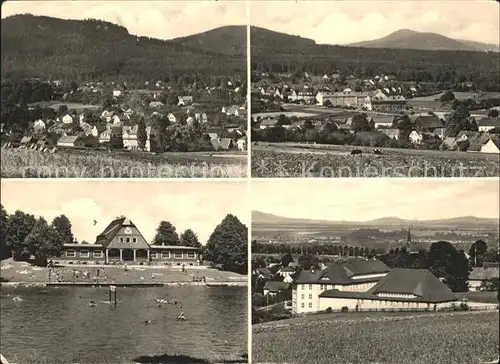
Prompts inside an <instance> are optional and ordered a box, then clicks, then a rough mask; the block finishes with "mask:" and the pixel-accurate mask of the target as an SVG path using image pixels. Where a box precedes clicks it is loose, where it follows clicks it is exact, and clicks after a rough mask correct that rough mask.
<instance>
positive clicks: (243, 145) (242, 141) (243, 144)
mask: <svg viewBox="0 0 500 364" xmlns="http://www.w3.org/2000/svg"><path fill="white" fill-rule="evenodd" d="M236 145H237V147H238V150H240V151H242V152H243V151H245V150H247V137H246V136H244V137H242V138H239V139H238V140H237V141H236Z"/></svg>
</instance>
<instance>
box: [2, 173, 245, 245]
mask: <svg viewBox="0 0 500 364" xmlns="http://www.w3.org/2000/svg"><path fill="white" fill-rule="evenodd" d="M1 188H2V196H1V201H2V205H3V206H4V208H5V209H6V210H7V213H9V214H12V213H14V212H15V210H21V211H23V212H25V213H30V214H33V215H35V216H37V217H39V216H43V217H44V218H45V219H46V220H47V221H48V222H49V223H50V222H51V221H52V219H53V218H54V217H56V216H59V215H61V214H64V215H66V216H67V217H68V219H69V220H70V221H71V223H72V225H73V226H72V230H73V234H74V235H75V237H76V238H77V240H78V241H79V242H81V241H82V240H85V241H87V242H89V243H94V242H95V238H96V236H97V235H98V234H99V233H101V232H102V231H103V230H104V229H105V228H106V226H107V225H108V224H109V223H110V222H111V221H112V220H113V219H115V218H116V217H119V216H121V215H124V216H126V217H128V218H129V219H130V220H131V221H132V222H133V223H134V224H135V225H136V226H137V228H138V229H139V231H140V232H141V233H142V235H143V236H144V238H146V240H147V241H148V242H150V241H152V239H153V237H154V235H155V230H156V228H157V227H158V224H159V223H160V221H162V220H166V221H170V222H171V223H172V224H173V225H174V226H175V227H176V229H177V232H178V233H181V232H183V231H184V230H185V229H188V228H190V229H192V230H193V231H194V232H195V233H197V234H198V238H199V240H200V242H201V243H202V244H205V243H206V241H207V240H208V238H209V237H210V234H211V233H212V232H213V230H214V229H215V227H216V226H217V225H218V224H219V223H220V222H221V221H222V219H223V218H224V217H225V216H226V215H227V214H228V213H231V214H233V215H235V216H237V217H238V218H239V219H240V221H241V222H243V223H244V224H245V225H247V226H248V227H249V226H250V222H249V216H250V209H249V206H248V204H247V203H246V202H247V193H246V191H247V183H246V182H245V181H239V182H236V181H216V182H214V181H207V180H192V181H187V182H186V181H185V180H184V181H183V180H174V181H158V180H122V181H120V180H107V181H98V180H93V181H78V180H72V179H60V180H29V179H26V180H8V179H2V180H1ZM94 220H96V221H97V224H96V225H95V226H94V224H93V222H94Z"/></svg>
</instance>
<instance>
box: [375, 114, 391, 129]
mask: <svg viewBox="0 0 500 364" xmlns="http://www.w3.org/2000/svg"><path fill="white" fill-rule="evenodd" d="M393 119H394V117H393V116H392V115H377V116H375V120H374V123H375V128H376V129H384V128H391V127H392V124H393Z"/></svg>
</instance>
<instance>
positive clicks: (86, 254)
mask: <svg viewBox="0 0 500 364" xmlns="http://www.w3.org/2000/svg"><path fill="white" fill-rule="evenodd" d="M89 257H90V252H89V251H88V250H80V258H89Z"/></svg>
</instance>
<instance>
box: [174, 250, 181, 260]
mask: <svg viewBox="0 0 500 364" xmlns="http://www.w3.org/2000/svg"><path fill="white" fill-rule="evenodd" d="M174 258H175V259H182V252H175V253H174Z"/></svg>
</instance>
